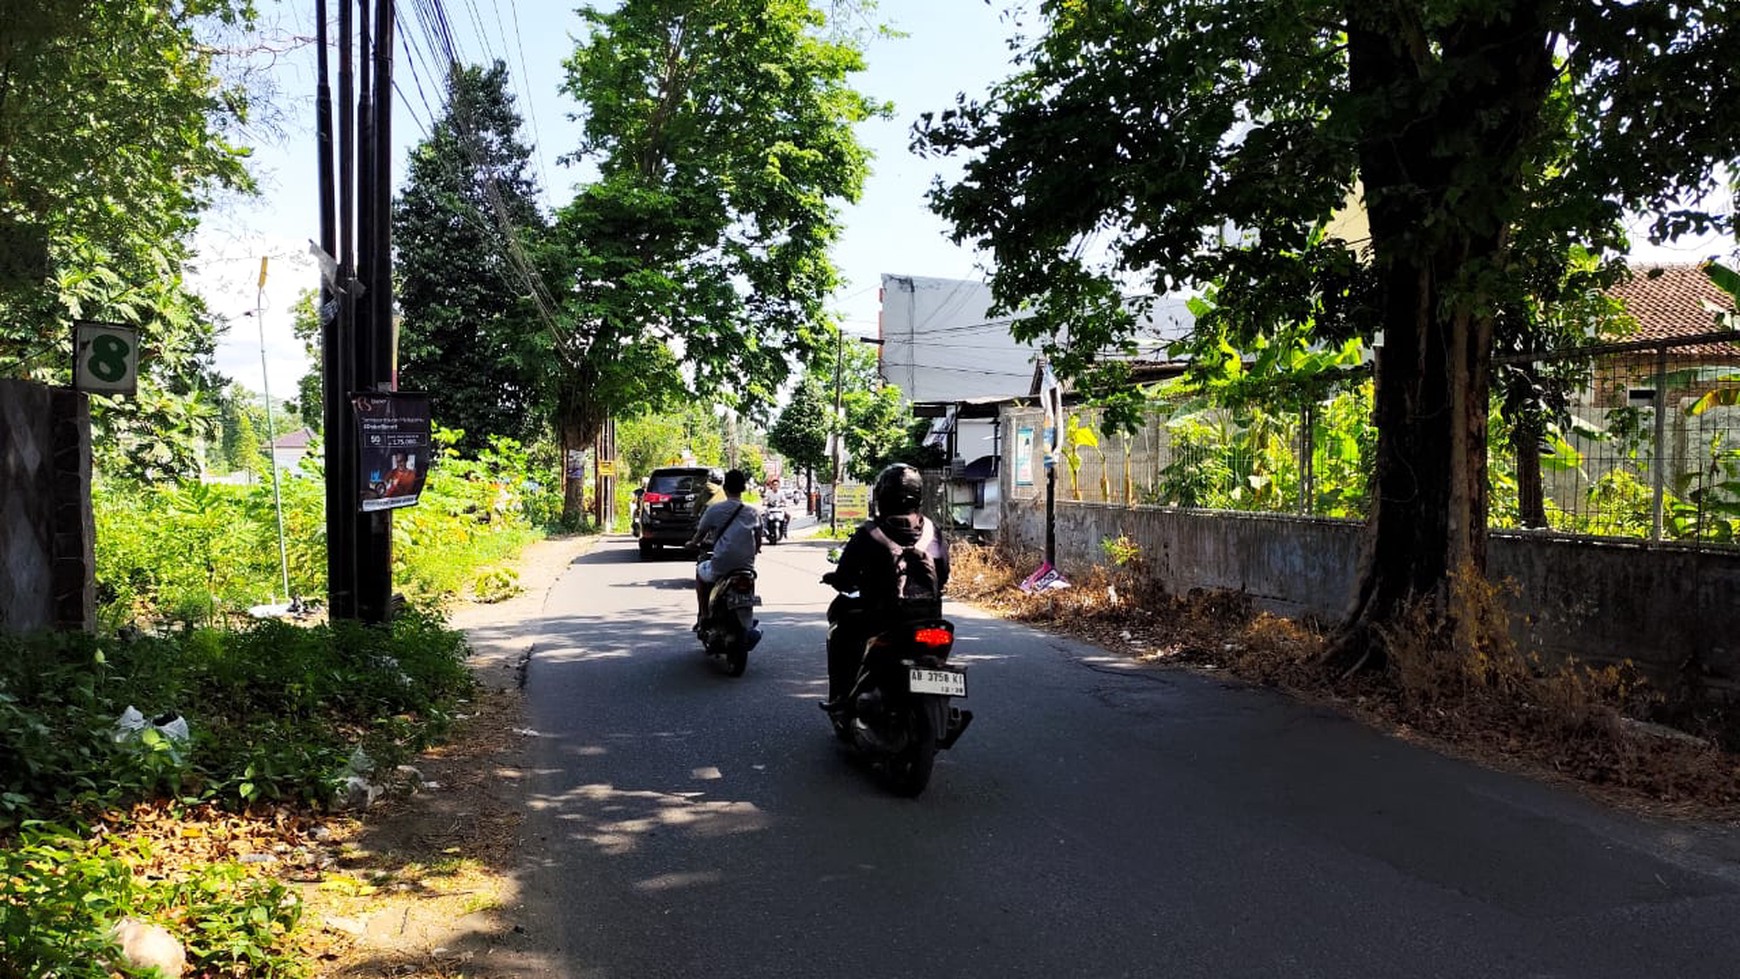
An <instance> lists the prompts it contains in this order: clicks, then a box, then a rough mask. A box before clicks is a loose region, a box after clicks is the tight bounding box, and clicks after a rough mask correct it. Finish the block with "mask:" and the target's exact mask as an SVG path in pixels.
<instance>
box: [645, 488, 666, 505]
mask: <svg viewBox="0 0 1740 979" xmlns="http://www.w3.org/2000/svg"><path fill="white" fill-rule="evenodd" d="M670 500H671V497H670V494H668V493H654V492H652V491H650V490H649V491H647V492H646V493H645V494H644V495H642V496H641V501H642V502H645V503H669V502H670Z"/></svg>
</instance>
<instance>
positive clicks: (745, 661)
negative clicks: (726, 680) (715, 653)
mask: <svg viewBox="0 0 1740 979" xmlns="http://www.w3.org/2000/svg"><path fill="white" fill-rule="evenodd" d="M748 668H749V650H747V649H745V648H744V647H743V642H742V640H738V641H737V642H736V643H734V644H733V645H732V646H731V648H730V649H728V650H726V651H725V675H726V676H742V675H743V671H744V670H746V669H748Z"/></svg>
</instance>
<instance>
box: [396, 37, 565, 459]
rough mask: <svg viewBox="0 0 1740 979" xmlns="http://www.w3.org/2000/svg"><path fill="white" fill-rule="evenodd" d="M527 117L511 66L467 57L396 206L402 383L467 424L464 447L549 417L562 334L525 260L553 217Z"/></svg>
mask: <svg viewBox="0 0 1740 979" xmlns="http://www.w3.org/2000/svg"><path fill="white" fill-rule="evenodd" d="M520 125H521V120H520V116H519V113H518V112H517V111H516V110H515V109H514V100H513V96H512V94H511V93H510V92H509V90H508V74H507V68H506V66H505V65H503V64H502V63H501V62H499V61H497V62H495V63H494V64H493V65H490V66H489V67H487V68H484V67H475V66H458V67H455V68H454V70H453V71H452V72H450V73H449V75H448V79H447V99H446V105H445V109H444V112H443V114H442V116H441V118H439V119H437V120H436V121H435V124H434V126H433V127H432V128H431V130H430V132H429V135H428V137H427V138H425V139H424V140H423V141H422V142H421V143H419V144H418V145H417V147H416V148H415V149H413V150H412V152H411V162H410V166H409V167H408V171H407V174H406V179H405V185H404V189H403V190H402V191H401V192H400V193H399V197H398V199H397V200H396V201H394V205H393V246H394V251H395V254H396V261H397V269H398V273H399V276H398V279H399V281H398V300H399V308H400V310H401V311H402V312H403V314H404V323H403V326H402V327H401V332H400V339H399V383H400V386H402V387H404V388H405V389H407V390H414V391H428V392H429V393H430V408H431V411H432V412H433V414H434V419H435V421H436V422H438V423H439V424H441V425H444V426H446V427H449V428H457V429H463V430H464V432H465V435H464V437H463V439H462V440H461V444H460V448H461V451H462V452H475V451H476V450H477V449H480V448H482V447H484V446H487V445H488V444H489V442H488V440H489V438H490V437H491V436H495V435H502V436H508V437H511V438H514V439H519V440H521V441H525V440H528V439H529V438H530V437H532V436H533V435H535V434H536V433H537V432H539V431H540V430H542V429H544V428H545V425H544V417H543V409H544V406H545V404H544V401H543V399H542V397H541V395H542V390H541V388H542V385H543V384H544V383H545V378H546V376H547V374H548V368H547V365H548V360H549V348H550V344H549V340H548V337H547V335H546V334H545V332H544V327H543V324H542V323H540V322H539V319H538V317H537V314H536V312H535V310H534V309H533V306H532V299H531V297H530V295H529V289H528V283H527V274H528V273H529V272H530V271H531V269H530V266H529V264H522V262H523V261H524V255H525V253H526V251H527V249H528V248H531V247H535V246H536V239H537V236H539V235H541V233H542V230H543V226H544V220H543V216H542V214H541V213H540V212H539V210H538V205H537V190H536V186H535V184H534V182H533V180H532V178H531V175H530V173H529V168H530V165H531V150H530V149H529V148H527V146H526V145H525V144H524V143H522V142H521V141H520V135H519V132H520Z"/></svg>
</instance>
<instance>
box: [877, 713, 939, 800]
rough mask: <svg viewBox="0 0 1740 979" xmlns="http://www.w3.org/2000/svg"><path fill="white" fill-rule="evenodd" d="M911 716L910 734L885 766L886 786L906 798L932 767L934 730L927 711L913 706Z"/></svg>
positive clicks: (917, 791)
mask: <svg viewBox="0 0 1740 979" xmlns="http://www.w3.org/2000/svg"><path fill="white" fill-rule="evenodd" d="M911 720H912V736H911V738H910V739H909V741H908V742H907V745H906V747H905V748H903V749H901V751H900V752H899V753H898V754H896V755H895V756H894V757H892V758H890V759H889V760H888V768H887V777H888V786H889V788H891V789H893V790H894V794H896V795H902V796H905V797H906V798H908V799H911V798H914V797H916V796H918V795H919V794H920V793H922V792H923V791H924V790H925V787H926V786H928V785H929V784H930V775H931V771H932V770H933V769H935V768H936V730H935V729H934V727H933V726H932V724H931V722H930V712H929V711H927V710H925V709H923V708H922V707H914V709H913V711H912V715H911Z"/></svg>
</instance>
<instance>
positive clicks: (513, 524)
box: [93, 428, 561, 630]
mask: <svg viewBox="0 0 1740 979" xmlns="http://www.w3.org/2000/svg"><path fill="white" fill-rule="evenodd" d="M458 436H459V433H458V432H455V431H452V430H448V429H441V428H437V429H436V431H435V439H436V443H437V445H438V446H439V447H440V448H439V451H438V452H437V456H436V458H435V460H434V461H433V465H432V467H431V469H430V473H429V480H428V483H427V484H426V485H425V487H424V490H423V495H422V498H421V501H420V502H419V503H418V505H417V506H414V507H407V508H404V509H400V510H395V511H393V515H392V517H391V518H390V519H391V520H392V521H393V544H394V547H393V578H394V584H395V586H396V587H398V588H400V589H402V590H403V591H404V592H405V593H406V594H407V595H408V596H410V597H411V598H412V599H415V600H419V601H424V602H440V601H443V600H446V599H448V598H451V597H453V596H456V595H459V594H460V593H461V592H463V591H464V590H465V589H466V588H467V587H468V586H469V585H470V584H471V582H472V580H473V578H474V577H475V576H476V575H477V573H478V572H479V571H480V570H482V569H485V568H488V567H490V566H492V565H496V564H499V563H501V562H502V561H504V560H506V559H508V558H510V557H512V556H513V555H515V554H517V553H518V552H519V551H520V549H521V548H523V547H524V546H525V545H526V544H527V543H529V542H531V541H532V540H534V539H536V538H537V537H538V536H540V534H541V533H543V531H544V529H545V528H547V527H549V526H552V525H553V524H554V522H555V520H556V516H557V514H559V513H560V510H561V486H560V482H559V480H553V479H551V478H550V477H549V476H547V475H544V474H546V473H550V474H553V473H555V472H557V470H556V469H555V468H554V458H553V456H552V455H551V453H552V452H553V450H549V449H545V448H543V447H539V448H538V449H536V450H528V449H526V448H524V447H522V446H521V445H519V443H517V442H514V441H513V440H512V439H502V438H497V439H492V440H491V441H490V448H488V449H486V450H484V451H483V452H481V453H479V454H478V456H477V458H475V459H468V458H464V457H462V456H460V455H459V454H458V453H457V452H455V451H454V450H453V448H452V446H453V444H454V443H455V442H456V440H457V438H458ZM320 476H321V470H320V462H319V460H318V459H308V460H304V461H303V465H302V468H301V469H300V470H299V471H298V472H296V473H293V474H287V475H286V477H285V478H283V479H281V480H280V485H281V487H282V496H283V502H284V530H285V550H286V555H287V559H288V568H289V576H290V590H291V591H292V592H293V593H294V594H295V595H298V596H313V595H321V594H324V593H325V591H326V517H325V512H326V497H325V490H324V488H323V484H322V482H321V479H320ZM93 507H94V510H95V516H96V525H97V546H96V557H97V582H98V595H99V601H100V603H101V605H100V609H99V612H100V615H101V620H102V623H103V625H104V626H105V627H107V628H109V629H118V628H121V627H123V626H126V625H128V624H130V623H140V624H143V625H147V626H151V627H156V628H171V629H183V630H185V629H193V628H200V627H212V626H226V625H233V624H238V623H241V622H243V621H245V620H246V617H247V611H248V609H249V608H251V607H253V606H255V605H262V604H266V603H268V602H270V601H279V602H282V601H286V600H287V598H288V596H285V595H282V594H280V592H281V591H282V590H283V585H282V584H281V581H282V573H281V571H280V569H279V566H278V543H277V515H276V511H275V508H274V505H273V500H272V487H271V484H270V483H269V482H267V483H262V484H258V485H254V486H228V485H218V484H206V483H199V482H187V483H180V484H170V485H144V484H139V483H131V482H127V481H125V480H117V479H99V480H98V481H97V484H96V486H95V489H94V493H93Z"/></svg>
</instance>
